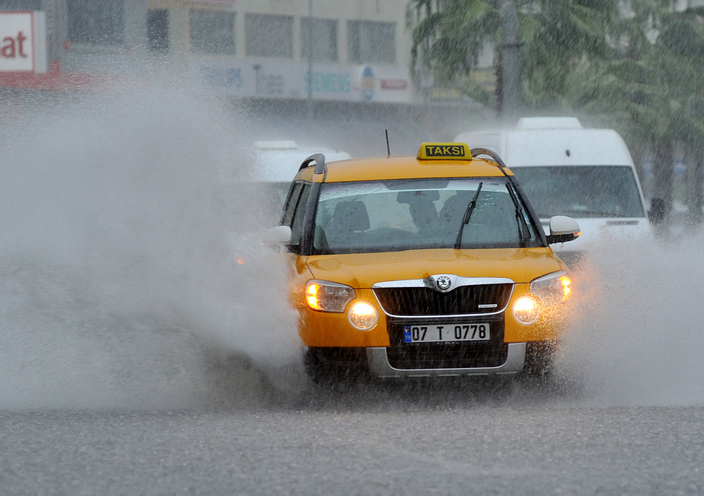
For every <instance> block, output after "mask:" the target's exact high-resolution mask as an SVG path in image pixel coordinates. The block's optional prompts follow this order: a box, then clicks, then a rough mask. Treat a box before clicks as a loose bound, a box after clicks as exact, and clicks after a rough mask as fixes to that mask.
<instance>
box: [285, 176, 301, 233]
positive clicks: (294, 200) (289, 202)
mask: <svg viewBox="0 0 704 496" xmlns="http://www.w3.org/2000/svg"><path fill="white" fill-rule="evenodd" d="M301 188H303V183H293V185H292V186H291V190H290V191H289V192H288V197H286V203H284V213H283V216H282V217H281V225H282V226H290V225H291V219H293V212H294V210H296V205H297V204H298V197H299V196H300V194H301Z"/></svg>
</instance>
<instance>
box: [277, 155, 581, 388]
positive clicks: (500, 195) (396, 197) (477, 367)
mask: <svg viewBox="0 0 704 496" xmlns="http://www.w3.org/2000/svg"><path fill="white" fill-rule="evenodd" d="M579 234H580V232H579V226H578V225H577V222H575V221H574V220H573V219H571V218H569V217H564V216H559V217H554V218H552V219H551V220H550V234H549V235H546V233H545V231H544V230H543V228H542V226H541V224H540V220H539V218H538V216H537V215H536V213H535V211H534V210H533V208H532V207H531V205H530V202H529V201H528V199H527V198H526V197H525V195H524V193H523V190H522V189H521V187H520V185H519V184H518V182H517V181H516V179H515V178H514V177H513V173H512V172H511V171H510V170H509V169H508V168H507V167H506V166H505V165H504V164H503V162H502V160H501V158H500V157H499V156H497V155H496V154H495V153H493V152H492V151H490V150H486V149H472V150H470V149H469V147H468V145H466V144H462V143H423V144H422V145H421V147H420V150H419V152H418V155H417V156H415V157H413V156H408V157H384V158H372V159H359V160H344V161H339V162H333V163H326V162H325V157H324V156H323V155H322V154H316V155H313V156H311V157H309V158H308V159H306V160H305V161H304V162H303V164H302V165H301V167H300V170H299V172H298V174H297V175H296V177H295V178H294V180H293V183H292V185H291V188H290V190H289V193H288V197H287V199H286V202H285V205H284V211H283V215H282V217H281V225H280V226H277V227H275V228H273V229H271V230H270V231H269V233H268V236H267V239H268V242H269V243H275V244H281V245H284V246H286V247H287V251H289V252H290V257H291V266H292V268H293V269H294V270H293V277H292V288H293V289H292V302H293V305H294V307H295V308H297V309H298V311H299V313H300V319H299V327H298V328H299V334H300V337H301V339H302V340H303V343H304V344H305V346H306V347H307V355H306V365H307V368H308V371H309V373H310V374H311V375H312V377H313V378H314V379H316V380H318V379H321V378H325V377H327V376H331V375H335V376H337V377H339V375H340V374H342V375H347V374H357V373H364V374H371V375H372V376H376V377H382V378H402V377H438V376H462V375H491V374H516V373H519V372H521V371H523V370H524V368H526V367H529V366H531V367H533V366H536V365H540V366H548V365H549V363H550V358H551V353H552V352H553V350H554V344H555V343H556V342H558V341H559V339H560V337H561V335H562V334H563V332H564V331H565V326H566V320H565V316H566V314H567V312H568V310H567V309H568V308H569V305H568V302H569V300H570V297H571V281H570V277H569V275H568V273H567V268H566V266H565V265H564V264H563V263H562V261H560V259H559V258H558V257H556V256H555V255H554V253H553V251H552V249H551V248H550V244H551V243H563V242H566V241H570V240H572V239H575V238H576V237H577V236H579Z"/></svg>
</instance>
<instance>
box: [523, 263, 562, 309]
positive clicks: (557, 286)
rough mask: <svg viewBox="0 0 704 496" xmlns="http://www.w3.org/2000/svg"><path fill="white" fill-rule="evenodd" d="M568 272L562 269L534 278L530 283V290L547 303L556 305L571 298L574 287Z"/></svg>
mask: <svg viewBox="0 0 704 496" xmlns="http://www.w3.org/2000/svg"><path fill="white" fill-rule="evenodd" d="M571 283H572V281H570V278H569V277H568V276H567V272H565V271H564V270H561V271H559V272H553V273H552V274H548V275H546V276H543V277H539V278H537V279H534V280H533V282H531V283H530V292H531V293H533V294H534V295H535V296H537V297H538V298H540V301H541V302H543V304H545V305H556V304H558V303H563V302H565V301H567V300H569V299H570V296H571V293H572V289H571V288H570V284H571Z"/></svg>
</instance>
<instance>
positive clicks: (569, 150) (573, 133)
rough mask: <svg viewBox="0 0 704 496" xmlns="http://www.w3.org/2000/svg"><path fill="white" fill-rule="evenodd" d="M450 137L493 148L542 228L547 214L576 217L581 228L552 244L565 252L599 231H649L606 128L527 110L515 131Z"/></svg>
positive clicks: (635, 184)
mask: <svg viewBox="0 0 704 496" xmlns="http://www.w3.org/2000/svg"><path fill="white" fill-rule="evenodd" d="M455 141H456V142H461V143H467V144H468V145H469V147H470V148H477V147H478V148H488V149H490V150H493V151H495V152H497V153H498V154H499V155H500V156H501V157H502V158H503V159H504V162H505V163H506V165H507V166H508V167H509V168H510V169H511V170H512V171H513V173H514V174H515V175H516V177H517V178H518V181H519V183H520V184H521V186H522V187H523V189H524V190H525V193H526V195H527V196H528V198H529V199H530V202H531V203H532V205H533V207H534V208H535V210H536V211H537V213H538V216H539V217H540V219H541V222H542V223H543V226H544V227H545V228H547V224H548V222H549V220H550V217H552V216H554V215H567V216H570V217H572V218H574V219H575V220H577V222H578V223H579V225H580V227H581V229H582V235H581V236H580V237H579V238H578V239H576V240H575V241H573V242H571V243H569V244H566V245H553V249H554V250H555V251H557V252H562V253H563V255H564V256H567V257H569V254H568V252H578V253H579V252H583V251H585V250H588V247H589V245H590V244H593V243H595V242H597V241H598V240H599V239H603V238H604V237H615V238H624V237H633V238H636V237H639V236H652V228H651V226H650V222H649V220H648V216H647V211H646V208H645V202H644V200H643V192H642V190H641V186H640V182H639V181H638V176H637V174H636V170H635V167H634V166H633V159H632V158H631V154H630V153H629V152H628V147H627V146H626V143H624V141H623V139H622V138H621V136H620V135H619V134H618V133H617V132H616V131H614V130H613V129H584V128H583V127H582V124H581V123H580V122H579V120H578V119H576V118H575V117H530V118H522V119H520V120H519V121H518V125H517V126H516V129H514V130H497V131H479V132H467V133H462V134H460V135H458V136H457V137H456V138H455ZM566 261H567V260H566Z"/></svg>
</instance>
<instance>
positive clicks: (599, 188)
mask: <svg viewBox="0 0 704 496" xmlns="http://www.w3.org/2000/svg"><path fill="white" fill-rule="evenodd" d="M511 170H512V171H513V173H514V174H515V175H516V177H517V178H518V180H519V181H520V183H521V186H522V187H523V189H524V191H525V193H526V196H528V198H530V201H531V203H532V204H533V207H534V208H535V209H536V211H537V212H538V215H539V216H540V217H541V218H548V217H552V216H553V215H569V216H572V217H578V218H579V217H582V218H585V217H594V218H596V217H644V216H645V214H644V212H643V205H642V203H641V199H640V194H639V192H638V185H637V183H636V178H635V176H634V174H633V170H632V169H631V168H630V167H628V166H572V165H570V166H559V167H514V168H512V169H511Z"/></svg>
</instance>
